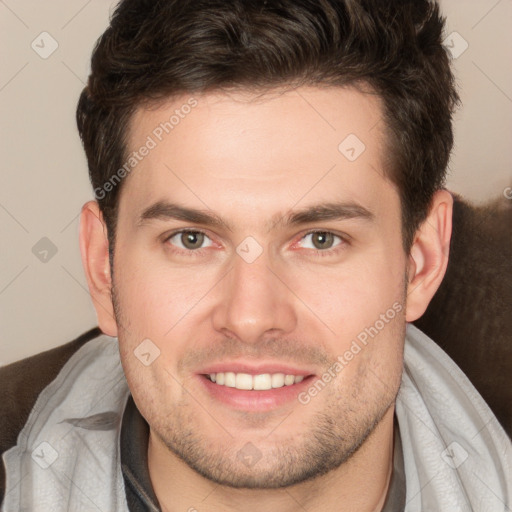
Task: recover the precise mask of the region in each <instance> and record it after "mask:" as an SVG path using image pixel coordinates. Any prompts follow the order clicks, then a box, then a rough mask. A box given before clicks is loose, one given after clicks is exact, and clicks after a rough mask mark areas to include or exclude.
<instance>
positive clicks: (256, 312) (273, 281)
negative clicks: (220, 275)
mask: <svg viewBox="0 0 512 512" xmlns="http://www.w3.org/2000/svg"><path fill="white" fill-rule="evenodd" d="M287 285H288V286H289V284H288V283H287V282H286V276H285V275H283V272H282V267H281V272H279V268H278V266H276V265H272V264H271V262H270V261H269V258H268V257H267V254H266V253H265V252H264V253H263V254H262V255H261V256H260V257H259V258H258V259H257V260H256V261H253V262H252V263H248V262H246V261H244V259H243V258H241V257H240V256H238V255H237V254H235V255H234V256H233V264H232V266H231V270H230V271H229V272H228V274H227V275H226V277H225V278H224V279H223V280H222V281H221V283H219V285H218V288H217V287H216V288H217V290H216V292H217V293H218V294H219V295H218V296H217V301H216V306H215V307H214V311H213V316H212V321H213V327H214V329H215V330H217V331H218V332H221V333H222V334H223V335H225V336H228V337H230V338H236V339H238V340H239V341H240V342H243V343H249V344H254V343H257V342H258V341H260V340H262V339H263V338H264V337H265V336H267V337H270V336H277V337H278V336H283V335H285V334H289V333H291V332H292V331H293V330H294V329H295V328H296V326H297V311H296V307H297V299H296V297H295V295H294V294H293V292H292V291H291V290H290V289H289V288H288V286H287Z"/></svg>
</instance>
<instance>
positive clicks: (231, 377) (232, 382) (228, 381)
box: [224, 372, 236, 388]
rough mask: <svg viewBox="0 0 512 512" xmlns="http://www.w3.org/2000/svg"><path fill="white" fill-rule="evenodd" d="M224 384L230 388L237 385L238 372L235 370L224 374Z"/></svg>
mask: <svg viewBox="0 0 512 512" xmlns="http://www.w3.org/2000/svg"><path fill="white" fill-rule="evenodd" d="M224 386H228V387H229V388H235V387H236V374H234V373H233V372H226V373H225V374H224Z"/></svg>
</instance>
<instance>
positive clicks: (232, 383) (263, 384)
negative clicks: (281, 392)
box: [208, 372, 304, 391]
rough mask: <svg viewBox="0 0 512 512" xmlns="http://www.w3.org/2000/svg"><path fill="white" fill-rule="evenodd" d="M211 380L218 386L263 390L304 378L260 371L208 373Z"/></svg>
mask: <svg viewBox="0 0 512 512" xmlns="http://www.w3.org/2000/svg"><path fill="white" fill-rule="evenodd" d="M208 376H209V377H210V380H211V381H212V382H215V383H216V384H219V385H220V386H228V387H230V388H236V389H243V390H251V389H254V390H258V391H265V390H268V389H276V388H282V387H283V386H291V385H292V384H298V383H299V382H302V381H303V380H304V376H303V375H285V374H284V373H273V374H270V373H262V374H260V375H250V374H248V373H233V372H225V373H223V372H219V373H210V374H209V375H208Z"/></svg>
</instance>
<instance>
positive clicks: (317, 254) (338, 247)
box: [163, 229, 349, 258]
mask: <svg viewBox="0 0 512 512" xmlns="http://www.w3.org/2000/svg"><path fill="white" fill-rule="evenodd" d="M183 233H200V234H203V235H204V236H206V237H207V238H210V237H209V236H208V234H207V233H205V232H204V231H201V230H199V229H179V230H177V231H174V232H172V233H171V234H169V235H167V236H166V237H165V239H164V240H163V242H164V243H165V244H168V242H169V240H170V239H171V238H173V237H174V236H176V235H179V234H183ZM314 233H326V234H331V235H334V236H335V237H337V238H339V239H340V240H341V241H340V243H339V244H338V245H335V246H334V247H333V248H331V249H325V250H320V249H306V250H309V251H312V252H313V254H314V255H315V257H319V258H322V257H325V256H333V255H336V254H338V253H339V252H340V251H342V250H344V249H345V247H346V246H347V245H349V239H348V237H347V236H342V235H338V234H336V233H333V232H332V231H327V230H323V229H314V230H311V231H308V232H307V233H304V235H302V236H301V238H300V239H299V242H300V241H302V240H304V238H306V237H307V236H308V235H311V234H314ZM168 245H171V244H168ZM205 249H206V248H203V249H195V250H192V249H190V250H187V249H180V248H175V247H174V246H173V249H172V251H173V252H177V253H182V252H184V253H187V256H193V257H194V256H201V255H202V253H203V251H204V250H205Z"/></svg>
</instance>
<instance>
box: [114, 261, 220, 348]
mask: <svg viewBox="0 0 512 512" xmlns="http://www.w3.org/2000/svg"><path fill="white" fill-rule="evenodd" d="M117 268H119V269H120V270H119V272H118V273H116V274H115V275H114V282H115V285H116V297H117V300H118V302H119V306H120V309H121V311H122V314H123V317H124V321H125V322H126V323H127V324H128V325H129V329H130V331H131V332H133V333H136V334H137V335H138V336H139V337H140V336H143V337H149V338H152V337H153V338H154V339H163V338H166V337H167V336H169V335H171V331H173V330H175V328H176V326H179V325H180V324H181V323H183V320H185V319H188V318H189V315H190V314H191V313H192V316H193V312H194V309H195V308H196V307H197V305H198V304H199V303H200V301H201V298H202V297H204V296H205V295H207V293H208V291H209V290H210V289H211V288H212V286H213V283H214V282H215V280H214V276H213V275H212V272H211V271H210V272H207V271H206V270H202V269H200V268H198V267H197V266H190V267H188V268H187V267H186V266H185V267H181V268H176V267H174V268H173V267H172V266H170V265H169V264H166V262H165V261H162V260H161V259H160V258H151V257H148V256H147V255H145V254H139V255H137V254H135V253H132V255H131V256H130V257H129V258H119V260H117V261H116V269H117ZM186 321H187V320H186ZM186 321H185V323H186Z"/></svg>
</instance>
